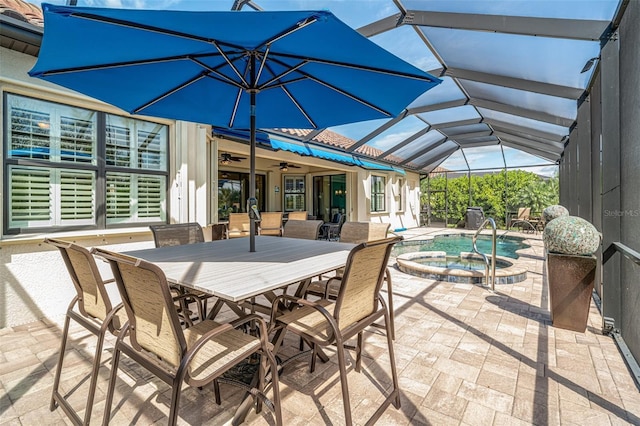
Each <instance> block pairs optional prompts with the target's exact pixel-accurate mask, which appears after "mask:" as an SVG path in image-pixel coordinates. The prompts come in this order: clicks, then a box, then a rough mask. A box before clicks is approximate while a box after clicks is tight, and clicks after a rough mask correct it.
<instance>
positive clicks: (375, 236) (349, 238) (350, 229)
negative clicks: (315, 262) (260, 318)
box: [305, 222, 396, 340]
mask: <svg viewBox="0 0 640 426" xmlns="http://www.w3.org/2000/svg"><path fill="white" fill-rule="evenodd" d="M390 226H391V224H389V223H374V222H346V223H345V224H344V225H343V226H342V229H341V231H340V238H339V241H340V242H342V243H352V244H359V243H363V242H366V241H376V240H382V239H385V238H387V234H388V232H389V227H390ZM343 273H344V269H343V268H340V269H338V270H337V271H336V272H335V276H334V277H330V278H329V279H327V278H324V277H320V278H321V279H320V280H318V281H312V282H311V283H310V284H309V286H308V288H307V289H306V292H305V294H312V295H315V296H319V297H325V298H331V299H335V298H336V297H337V296H338V288H339V286H340V280H339V278H340V277H341V276H342V274H343ZM384 281H385V284H386V286H387V304H388V307H389V313H390V319H389V322H390V324H391V325H390V328H391V338H392V339H394V340H395V338H396V326H395V320H394V312H393V311H394V307H393V282H392V281H391V271H389V269H388V268H387V270H386V273H385V277H384Z"/></svg>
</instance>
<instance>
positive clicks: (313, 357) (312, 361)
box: [309, 343, 318, 373]
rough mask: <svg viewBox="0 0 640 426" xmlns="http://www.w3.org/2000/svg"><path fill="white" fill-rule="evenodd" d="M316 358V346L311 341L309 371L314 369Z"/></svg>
mask: <svg viewBox="0 0 640 426" xmlns="http://www.w3.org/2000/svg"><path fill="white" fill-rule="evenodd" d="M316 358H318V347H317V346H316V344H315V343H311V362H310V363H309V371H310V372H311V373H313V372H314V371H316Z"/></svg>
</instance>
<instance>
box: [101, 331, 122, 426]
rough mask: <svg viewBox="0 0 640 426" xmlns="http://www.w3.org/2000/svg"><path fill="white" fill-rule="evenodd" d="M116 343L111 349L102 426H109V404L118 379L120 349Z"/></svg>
mask: <svg viewBox="0 0 640 426" xmlns="http://www.w3.org/2000/svg"><path fill="white" fill-rule="evenodd" d="M118 340H119V339H118ZM118 343H119V342H118ZM118 343H116V346H115V348H114V349H113V358H112V360H111V375H110V376H109V387H108V389H107V397H106V399H105V403H104V416H103V418H102V425H103V426H107V425H108V424H109V420H110V419H111V403H112V402H113V393H114V391H115V389H116V380H117V378H118V364H119V363H120V348H119V344H118Z"/></svg>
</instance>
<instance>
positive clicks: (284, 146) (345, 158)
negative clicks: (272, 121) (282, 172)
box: [271, 139, 358, 166]
mask: <svg viewBox="0 0 640 426" xmlns="http://www.w3.org/2000/svg"><path fill="white" fill-rule="evenodd" d="M271 147H272V148H273V149H275V150H282V151H289V152H293V153H295V154H299V155H304V156H308V157H316V158H322V159H323V160H329V161H335V162H338V163H343V164H348V165H350V166H355V165H358V163H357V162H356V160H355V159H354V158H353V156H352V155H349V154H343V153H340V152H336V151H326V150H323V149H319V148H314V147H312V146H309V145H308V144H306V143H305V144H297V143H293V142H285V141H281V140H278V139H271Z"/></svg>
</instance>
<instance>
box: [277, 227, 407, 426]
mask: <svg viewBox="0 0 640 426" xmlns="http://www.w3.org/2000/svg"><path fill="white" fill-rule="evenodd" d="M400 240H401V238H399V237H395V238H389V239H385V240H377V241H372V242H367V243H362V244H359V245H358V246H356V247H355V248H353V249H352V250H351V252H350V253H349V257H348V260H347V265H346V267H345V272H344V275H343V276H342V278H341V279H340V281H341V285H340V288H339V292H338V297H337V299H336V300H335V302H334V301H331V300H328V299H321V300H319V301H316V302H312V301H310V300H307V299H298V298H296V297H294V296H289V295H281V296H278V297H277V298H276V300H274V302H273V305H272V310H271V324H273V330H275V331H276V336H275V345H276V348H277V347H278V345H279V344H280V343H281V342H282V339H283V338H284V334H285V332H286V331H290V332H293V333H295V334H297V335H298V336H300V337H301V338H303V339H304V340H305V341H307V342H309V343H310V344H311V347H312V349H313V351H312V355H311V357H312V359H311V371H312V372H313V371H314V369H315V360H316V357H317V355H318V350H317V347H318V346H320V347H325V346H329V345H335V346H337V356H338V366H339V369H340V382H341V385H342V401H343V405H344V413H345V424H347V425H351V424H352V420H351V404H350V400H349V387H348V381H347V365H346V359H345V349H347V347H346V346H345V344H346V342H347V340H349V339H351V338H353V337H357V343H356V347H355V351H356V363H355V370H356V371H357V372H360V369H361V365H362V344H363V331H364V329H365V328H366V327H368V326H370V325H371V324H373V323H374V322H376V321H377V320H378V319H380V318H383V317H384V327H385V329H386V332H387V333H386V334H387V345H388V349H389V361H390V365H391V378H392V390H391V392H390V393H389V394H388V395H387V397H386V399H385V400H384V402H383V403H382V405H381V406H380V408H378V410H377V411H376V412H375V413H374V414H373V416H372V417H371V418H370V419H369V420H368V421H367V422H366V424H373V423H374V422H375V421H376V419H378V418H379V417H380V416H381V415H382V413H383V412H384V410H385V409H386V407H387V406H388V405H389V404H390V403H393V405H394V406H395V407H396V408H400V394H399V389H398V376H397V373H396V365H395V355H394V352H393V340H392V339H391V333H390V330H389V311H388V310H387V307H386V306H385V301H384V299H383V298H382V297H381V295H380V288H381V286H382V281H383V279H384V275H385V271H386V267H387V261H388V260H389V255H390V253H391V249H392V247H393V245H394V244H395V243H396V242H398V241H400ZM287 302H289V303H290V304H291V305H290V309H291V310H290V311H288V312H287V311H285V313H284V314H280V312H281V311H280V306H281V305H280V304H281V303H287ZM359 420H360V419H359ZM360 423H363V424H364V423H365V422H364V421H362V422H360Z"/></svg>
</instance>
